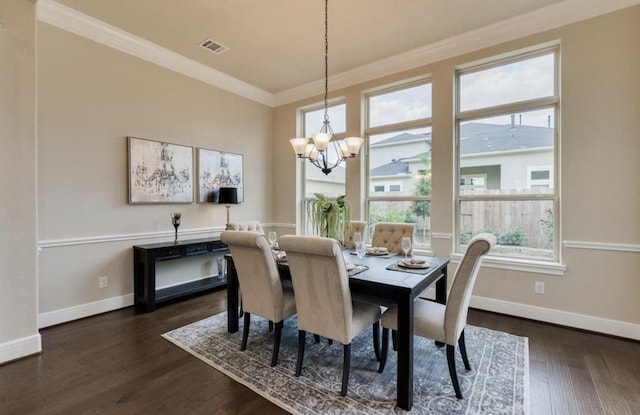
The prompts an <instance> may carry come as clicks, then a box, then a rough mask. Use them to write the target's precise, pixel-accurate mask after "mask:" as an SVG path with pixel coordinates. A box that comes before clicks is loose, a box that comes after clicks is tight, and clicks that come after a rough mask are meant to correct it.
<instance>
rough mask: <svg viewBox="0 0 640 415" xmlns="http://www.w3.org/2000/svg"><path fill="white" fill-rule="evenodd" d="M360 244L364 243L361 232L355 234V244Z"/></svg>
mask: <svg viewBox="0 0 640 415" xmlns="http://www.w3.org/2000/svg"><path fill="white" fill-rule="evenodd" d="M360 242H362V234H361V233H360V232H356V233H354V234H353V244H354V245H356V246H357V245H358V244H359V243H360Z"/></svg>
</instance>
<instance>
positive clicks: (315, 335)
mask: <svg viewBox="0 0 640 415" xmlns="http://www.w3.org/2000/svg"><path fill="white" fill-rule="evenodd" d="M313 339H314V340H315V341H316V343H320V336H319V335H317V334H314V335H313Z"/></svg>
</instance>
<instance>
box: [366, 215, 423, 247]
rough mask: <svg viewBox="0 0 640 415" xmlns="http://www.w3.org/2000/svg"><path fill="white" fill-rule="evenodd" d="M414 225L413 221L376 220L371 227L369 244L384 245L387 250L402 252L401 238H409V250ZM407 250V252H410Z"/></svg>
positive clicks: (374, 245)
mask: <svg viewBox="0 0 640 415" xmlns="http://www.w3.org/2000/svg"><path fill="white" fill-rule="evenodd" d="M415 229H416V225H415V224H413V223H399V222H378V223H376V224H375V227H374V228H373V235H372V237H371V246H373V247H376V248H378V247H386V248H387V249H388V250H389V252H402V245H401V242H402V238H403V237H405V236H408V237H409V238H411V251H413V233H414V231H415ZM411 251H409V254H411Z"/></svg>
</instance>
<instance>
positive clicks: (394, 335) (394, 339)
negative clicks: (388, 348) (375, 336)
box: [391, 330, 398, 351]
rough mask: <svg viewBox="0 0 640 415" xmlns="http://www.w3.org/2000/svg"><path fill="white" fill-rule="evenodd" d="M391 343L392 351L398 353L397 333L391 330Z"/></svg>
mask: <svg viewBox="0 0 640 415" xmlns="http://www.w3.org/2000/svg"><path fill="white" fill-rule="evenodd" d="M391 343H393V350H395V351H398V332H397V331H395V330H391Z"/></svg>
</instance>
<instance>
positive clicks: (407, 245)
mask: <svg viewBox="0 0 640 415" xmlns="http://www.w3.org/2000/svg"><path fill="white" fill-rule="evenodd" d="M400 248H402V252H404V259H405V260H406V259H407V254H408V253H409V251H411V238H409V237H408V236H405V237H403V238H402V242H401V243H400Z"/></svg>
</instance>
